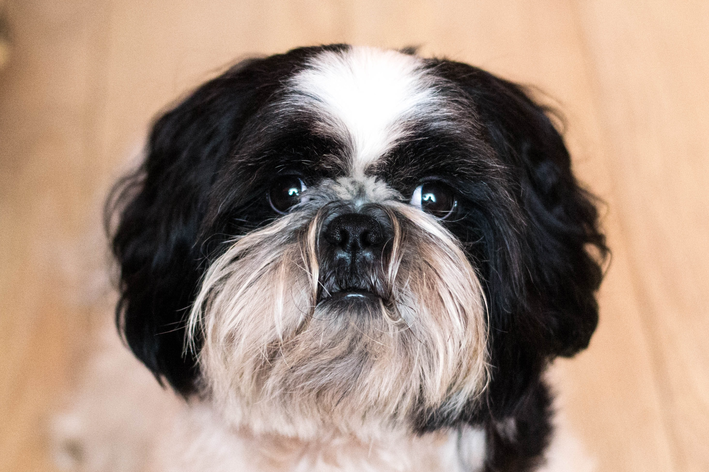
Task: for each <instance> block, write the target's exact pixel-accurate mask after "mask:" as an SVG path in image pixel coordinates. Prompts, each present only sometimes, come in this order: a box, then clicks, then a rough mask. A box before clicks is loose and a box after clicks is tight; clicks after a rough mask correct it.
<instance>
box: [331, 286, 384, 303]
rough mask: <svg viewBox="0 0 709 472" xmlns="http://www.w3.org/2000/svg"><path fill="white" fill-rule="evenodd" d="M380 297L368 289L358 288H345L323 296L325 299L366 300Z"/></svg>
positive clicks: (376, 299)
mask: <svg viewBox="0 0 709 472" xmlns="http://www.w3.org/2000/svg"><path fill="white" fill-rule="evenodd" d="M380 298H381V297H380V296H379V295H377V294H375V293H373V292H370V291H369V290H364V289H359V288H347V289H344V290H340V291H337V292H334V293H331V294H329V296H327V297H325V299H326V300H333V301H336V300H352V301H355V300H358V299H359V300H363V301H364V300H368V301H378V300H379V299H380Z"/></svg>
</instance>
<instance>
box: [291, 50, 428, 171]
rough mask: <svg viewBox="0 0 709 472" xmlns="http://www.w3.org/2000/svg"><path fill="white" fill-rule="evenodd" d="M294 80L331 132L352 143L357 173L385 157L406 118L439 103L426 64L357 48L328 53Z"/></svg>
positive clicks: (396, 54)
mask: <svg viewBox="0 0 709 472" xmlns="http://www.w3.org/2000/svg"><path fill="white" fill-rule="evenodd" d="M309 65H310V67H308V68H307V69H305V70H303V71H302V72H300V73H298V74H297V75H296V76H295V77H294V78H293V82H292V83H293V87H294V89H295V91H296V92H297V93H298V94H299V95H301V96H306V97H308V98H310V99H314V103H309V105H311V106H312V105H315V106H316V107H318V108H319V110H320V111H321V112H322V113H323V116H322V117H321V119H322V120H323V122H322V123H321V124H324V125H325V126H326V127H327V128H328V131H329V132H334V133H337V134H339V135H340V137H342V138H343V139H344V140H345V142H347V143H350V144H351V146H352V149H350V153H351V155H350V156H349V157H350V158H351V161H352V172H353V174H355V175H356V174H361V173H363V171H364V169H366V167H367V166H368V165H370V164H371V163H372V162H374V161H375V160H376V159H377V158H379V157H381V156H382V155H383V154H384V153H385V152H386V151H387V150H388V149H389V148H391V146H392V145H394V144H395V143H396V142H397V140H399V139H401V138H402V137H403V136H404V135H405V133H406V129H405V125H404V120H405V119H406V118H412V117H415V116H420V115H422V114H423V113H424V112H425V113H429V112H431V111H433V109H434V108H435V107H433V105H434V104H435V103H436V102H437V101H438V100H437V99H436V93H435V89H434V88H433V87H432V85H433V78H432V77H431V76H430V75H428V74H427V73H426V72H425V71H424V70H423V68H422V65H423V61H422V60H421V59H420V58H418V57H416V56H412V55H408V54H403V53H400V52H397V51H390V50H380V49H375V48H368V47H353V48H351V49H348V50H345V51H341V52H334V51H325V52H322V53H320V54H318V55H317V56H315V57H314V58H313V59H311V61H310V64H309Z"/></svg>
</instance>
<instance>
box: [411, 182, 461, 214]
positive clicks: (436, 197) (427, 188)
mask: <svg viewBox="0 0 709 472" xmlns="http://www.w3.org/2000/svg"><path fill="white" fill-rule="evenodd" d="M411 204H412V205H413V206H415V207H418V208H421V209H422V210H423V211H425V212H426V213H430V214H431V215H433V216H435V217H436V218H438V219H440V220H443V219H446V218H448V217H449V216H450V215H451V214H452V213H453V210H455V208H456V206H457V205H458V201H457V200H456V198H455V193H454V192H453V190H451V188H450V187H448V186H447V185H445V184H443V183H440V182H435V181H431V182H424V183H423V184H421V185H419V186H418V187H416V190H414V193H413V195H412V196H411Z"/></svg>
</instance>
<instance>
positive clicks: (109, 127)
mask: <svg viewBox="0 0 709 472" xmlns="http://www.w3.org/2000/svg"><path fill="white" fill-rule="evenodd" d="M0 5H2V3H0ZM6 7H7V17H8V22H9V25H10V28H11V33H12V34H11V38H12V50H11V56H10V57H11V60H10V62H9V63H7V64H6V66H5V68H4V69H2V70H0V471H40V470H42V471H46V470H55V469H54V467H53V465H52V463H51V460H50V459H49V457H48V454H47V446H46V434H45V432H46V428H47V424H48V421H49V418H50V416H51V411H53V410H54V409H56V407H57V405H59V404H60V403H61V401H62V398H63V395H66V392H67V391H68V388H69V387H70V385H71V384H72V383H73V382H74V380H75V378H76V375H77V366H78V365H79V364H80V360H81V359H82V356H83V353H84V349H85V346H86V345H87V342H86V337H87V333H88V332H89V330H90V327H91V325H92V323H93V320H95V319H96V318H98V317H101V316H107V312H108V311H109V310H108V309H107V305H108V302H107V300H108V299H110V295H109V294H108V293H107V289H106V287H108V286H109V284H108V282H107V277H106V275H105V274H107V273H108V271H107V269H106V267H107V257H106V252H105V249H104V246H103V244H104V243H103V240H102V235H101V229H100V206H101V200H102V198H103V197H102V195H104V194H105V192H106V189H107V188H108V186H109V185H110V183H111V182H112V181H113V180H114V179H115V178H116V177H117V176H118V175H120V173H121V172H122V171H123V170H125V169H126V168H128V167H129V166H130V163H131V162H132V161H134V160H135V159H136V158H137V156H138V155H139V151H140V147H141V143H142V139H143V136H144V133H145V130H146V129H147V126H148V125H149V123H150V120H151V118H152V117H153V116H154V114H155V113H156V112H157V111H158V110H160V109H162V108H164V107H165V106H166V105H167V104H169V103H170V102H172V101H174V100H175V99H176V98H178V97H179V96H180V95H182V94H184V93H185V92H186V91H187V90H189V89H190V88H191V87H194V86H196V85H197V84H199V83H200V82H202V81H203V80H205V79H207V78H209V77H211V76H213V75H214V74H215V73H217V72H218V71H219V70H221V69H222V68H223V67H224V65H225V64H228V63H230V62H233V61H234V60H237V59H239V58H243V57H245V56H247V55H251V54H268V53H274V52H279V51H283V50H286V49H288V48H290V47H294V46H299V45H305V44H319V43H330V42H352V43H356V44H369V45H375V46H384V47H402V46H407V45H418V46H420V48H421V51H422V53H423V54H435V55H446V56H448V57H451V58H454V59H458V60H462V61H466V62H471V63H474V64H477V65H480V66H482V67H485V68H487V69H489V70H491V71H493V72H496V73H499V74H502V75H504V76H506V77H508V78H511V79H513V80H517V81H521V82H523V83H526V84H533V85H535V86H537V87H539V89H540V90H542V91H544V92H545V93H546V94H547V95H544V96H543V99H544V100H545V101H547V102H549V103H552V104H554V106H556V107H557V108H558V109H560V110H561V111H562V112H563V114H564V116H565V117H566V136H567V141H568V144H569V147H570V148H571V150H572V154H573V155H574V159H575V160H574V165H575V167H576V170H577V172H578V174H579V175H580V176H581V179H582V180H583V181H584V182H586V183H587V185H588V187H589V188H591V189H592V190H593V191H595V192H596V193H597V194H599V195H600V196H601V197H602V198H603V200H604V201H605V207H604V208H605V210H604V212H605V218H604V225H605V227H606V230H607V232H608V236H609V244H610V245H611V247H612V249H613V262H612V265H611V267H610V269H609V271H608V275H607V279H606V282H605V285H604V286H603V288H602V290H601V293H600V301H601V316H602V319H601V324H600V326H599V330H598V332H597V333H596V335H595V337H594V339H593V341H592V344H591V347H590V349H589V350H588V351H586V352H584V353H583V354H581V355H580V356H578V357H577V358H575V359H572V360H569V361H566V360H565V361H563V362H559V363H558V365H557V367H556V369H555V372H554V374H553V375H554V377H555V378H556V379H557V382H558V384H559V387H558V388H559V390H560V392H561V397H562V398H561V402H562V403H563V409H564V411H565V415H566V417H567V418H568V420H569V423H570V424H571V426H572V428H573V430H574V431H575V432H576V433H577V434H578V435H579V437H580V438H581V439H582V441H583V443H584V447H585V448H586V449H587V450H588V451H589V452H590V453H591V454H592V455H593V456H594V457H595V458H596V461H597V465H598V470H599V471H638V472H640V471H642V472H646V471H658V472H659V471H706V470H709V448H708V447H706V445H705V442H706V438H709V347H708V346H709V343H707V342H705V338H706V337H707V335H709V313H708V311H709V282H708V281H709V191H708V190H707V184H708V183H709V132H707V130H708V129H709V87H707V85H706V84H708V83H709V52H708V51H709V4H708V3H706V2H702V1H686V2H670V1H669V0H652V1H643V2H640V1H637V0H629V1H624V2H617V1H613V0H597V1H583V0H578V1H572V0H540V1H536V2H527V1H524V0H518V1H506V2H500V1H496V0H480V1H473V2H468V1H463V0H460V1H452V0H449V1H432V0H427V1H425V0H409V1H403V0H401V1H394V0H360V1H357V0H350V1H336V0H325V1H316V0H294V1H274V0H243V1H240V2H233V1H227V0H222V1H219V0H216V1H210V2H194V1H192V0H172V1H168V0H155V1H152V2H143V1H138V0H97V1H91V0H71V1H65V2H54V1H50V0H24V1H9V2H7V5H6Z"/></svg>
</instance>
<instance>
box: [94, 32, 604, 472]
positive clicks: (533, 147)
mask: <svg viewBox="0 0 709 472" xmlns="http://www.w3.org/2000/svg"><path fill="white" fill-rule="evenodd" d="M530 97H531V94H530V93H528V91H527V90H526V89H525V88H523V87H521V86H519V85H516V84H514V83H511V82H509V81H506V80H503V79H501V78H498V77H496V76H494V75H491V74H490V73H487V72H485V71H483V70H481V69H478V68H475V67H472V66H469V65H466V64H463V63H459V62H454V61H450V60H445V59H430V58H422V57H420V56H418V55H417V54H416V53H415V51H413V50H401V51H395V50H381V49H375V48H368V47H353V46H349V45H342V44H337V45H327V46H318V47H306V48H299V49H294V50H291V51H289V52H287V53H285V54H279V55H274V56H270V57H263V58H256V59H249V60H246V61H243V62H241V63H239V64H237V65H235V66H234V67H232V68H230V69H229V70H228V71H226V72H225V73H223V74H222V75H220V76H219V77H217V78H215V79H213V80H210V81H209V82H207V83H206V84H204V85H202V86H201V87H199V88H198V89H196V91H194V92H193V93H192V94H191V95H189V96H188V97H187V98H185V99H184V100H183V101H182V102H181V103H179V104H177V105H176V106H174V107H173V108H172V109H170V110H169V111H167V112H166V113H164V115H162V116H161V117H160V118H159V119H157V121H156V122H155V123H154V126H153V128H152V132H151V134H150V136H149V140H148V143H147V148H146V157H145V160H144V162H143V164H142V166H141V167H140V168H139V169H138V170H137V171H136V172H134V173H132V174H130V175H128V176H127V177H126V178H124V179H123V180H121V181H120V182H119V183H118V184H117V185H116V187H115V188H114V191H113V192H112V196H111V198H110V200H109V203H108V207H107V219H108V221H109V226H110V228H111V229H110V233H111V236H112V250H113V253H114V255H115V258H116V260H117V261H118V264H119V266H120V300H119V302H118V307H117V320H118V326H119V329H120V332H121V334H122V336H123V339H124V341H125V342H126V343H127V345H128V346H129V347H130V349H131V350H132V352H133V354H134V355H135V356H136V357H137V358H138V359H139V360H140V361H141V362H142V363H143V364H144V365H145V366H147V368H148V369H149V371H151V372H152V374H154V376H155V377H156V378H157V380H158V381H159V382H160V384H162V385H163V386H166V387H167V386H169V387H170V389H171V390H174V392H176V393H177V394H178V395H179V396H181V397H183V398H184V399H185V400H186V401H178V402H177V403H175V402H173V403H170V402H171V400H170V401H168V400H164V401H162V400H161V401H157V402H155V403H154V404H153V405H154V406H153V407H151V408H155V409H159V408H160V407H159V406H158V405H161V404H168V403H169V404H170V405H171V406H170V408H169V409H170V413H169V414H165V415H163V417H162V418H163V419H162V420H160V421H161V422H160V424H162V425H163V426H164V425H165V424H168V425H169V428H167V429H169V431H168V432H164V431H163V430H161V431H163V432H164V434H163V433H161V439H160V440H155V438H153V437H152V436H153V435H154V434H157V433H154V432H152V431H148V432H146V433H145V436H144V437H145V438H148V437H151V441H153V440H154V441H153V442H155V444H156V446H155V450H157V451H158V452H153V453H151V454H150V456H151V457H152V458H151V459H150V460H149V461H148V462H149V463H150V465H147V466H145V467H147V468H148V470H170V471H172V470H175V471H182V470H184V471H187V470H190V471H192V470H202V471H208V472H211V471H222V470H224V471H226V470H230V471H237V470H238V471H241V470H244V471H246V470H250V471H275V470H283V471H285V470H289V471H290V470H292V471H304V470H308V471H325V470H333V471H334V470H358V471H363V470H371V471H384V470H387V471H389V470H411V471H414V470H426V471H433V470H446V471H486V472H492V471H510V472H511V471H517V472H519V471H531V470H537V468H539V467H540V466H542V465H543V463H544V460H545V449H546V448H547V446H548V445H549V442H550V439H551V437H552V395H551V394H550V391H549V388H548V387H547V385H546V383H545V380H544V372H545V370H546V368H547V367H548V366H549V364H550V362H551V361H552V360H553V359H554V358H555V357H557V356H564V357H570V356H573V355H574V354H576V353H577V352H579V351H580V350H582V349H584V348H585V347H587V345H588V344H589V340H590V338H591V335H592V333H593V332H594V330H595V328H596V325H597V322H598V304H597V300H596V292H597V290H598V288H599V285H600V283H601V279H602V276H603V265H604V262H605V260H606V256H607V254H608V249H607V247H606V244H605V238H604V235H603V233H602V231H601V229H600V225H599V217H598V212H597V209H596V199H595V197H593V196H592V195H591V194H590V193H589V192H587V191H586V190H584V189H583V188H582V187H581V186H580V185H579V183H578V182H577V180H576V178H575V177H574V175H573V173H572V170H571V161H570V157H569V153H568V151H567V148H566V146H565V144H564V140H563V138H562V136H561V135H560V133H559V132H558V131H557V129H556V128H555V126H554V124H553V122H552V119H551V115H550V113H551V112H550V111H549V110H547V109H546V108H545V107H543V106H540V105H538V104H537V103H535V101H533V99H532V98H530ZM128 370H130V369H128ZM126 372H127V370H122V371H121V374H119V375H118V377H119V378H120V379H122V380H120V383H125V382H130V381H129V380H126V378H127V376H128V374H126ZM151 383H155V382H151ZM136 388H137V387H136ZM140 388H144V387H140ZM150 388H152V387H150ZM165 398H167V397H165ZM141 402H149V401H148V400H145V399H143V400H138V403H141ZM101 408H104V407H99V408H98V409H101ZM131 409H135V408H133V407H131V408H126V410H125V411H128V410H131ZM146 410H148V409H146ZM121 411H123V410H121ZM145 414H148V413H145ZM148 415H149V414H148ZM164 418H171V419H170V420H168V421H167V422H165V421H164ZM175 418H178V419H175ZM148 429H149V428H148ZM163 429H165V428H163ZM167 429H165V430H166V431H167ZM145 440H146V441H147V439H145ZM109 442H110V441H109ZM151 444H153V443H152V442H151ZM151 447H152V446H151ZM82 454H83V452H82ZM97 468H98V467H97Z"/></svg>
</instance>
